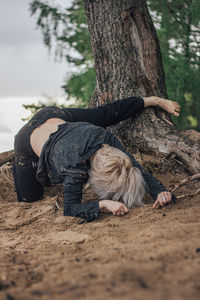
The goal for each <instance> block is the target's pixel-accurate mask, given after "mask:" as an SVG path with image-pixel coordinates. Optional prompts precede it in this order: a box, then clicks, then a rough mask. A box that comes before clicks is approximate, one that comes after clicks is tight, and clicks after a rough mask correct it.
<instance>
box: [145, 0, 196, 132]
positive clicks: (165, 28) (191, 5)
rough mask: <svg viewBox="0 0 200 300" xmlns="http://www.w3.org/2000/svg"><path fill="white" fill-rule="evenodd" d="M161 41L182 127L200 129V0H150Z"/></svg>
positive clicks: (168, 87)
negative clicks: (179, 107) (177, 102)
mask: <svg viewBox="0 0 200 300" xmlns="http://www.w3.org/2000/svg"><path fill="white" fill-rule="evenodd" d="M148 5H149V7H150V10H151V13H152V18H153V21H154V24H156V27H157V33H158V37H159V41H160V47H161V53H162V58H163V64H164V70H165V76H166V85H167V91H168V95H169V98H171V99H173V100H177V101H179V103H180V105H181V115H180V117H179V118H178V119H176V118H174V121H175V122H176V123H177V125H178V126H179V127H181V128H188V127H189V128H191V127H193V128H196V129H197V130H200V101H199V94H200V84H199V82H200V70H199V68H200V5H199V0H176V1H171V0H148Z"/></svg>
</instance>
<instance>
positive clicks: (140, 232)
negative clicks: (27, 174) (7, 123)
mask: <svg viewBox="0 0 200 300" xmlns="http://www.w3.org/2000/svg"><path fill="white" fill-rule="evenodd" d="M171 173H172V172H166V170H165V172H164V171H162V172H160V173H158V170H157V172H156V173H155V175H156V176H158V177H159V178H160V179H161V181H163V182H164V183H165V184H166V185H167V186H168V187H169V184H170V183H171V182H173V181H174V180H175V178H176V180H177V179H181V178H184V177H185V176H187V175H188V174H187V172H185V173H184V172H183V171H180V170H178V169H177V170H176V172H174V174H171ZM175 176H176V177H175ZM0 184H1V190H0V230H1V232H0V299H7V300H8V299H10V300H12V299H23V300H24V299H56V300H57V299H70V300H71V299H91V300H98V299H101V300H102V299H106V300H107V299H115V300H117V299H123V300H132V299H133V300H134V299H138V300H139V299H141V300H144V299H148V300H157V299H159V300H160V299H162V300H163V299H170V300H171V299H173V300H174V299H177V300H178V299H190V300H191V299H200V195H198V196H195V197H193V198H191V199H188V198H186V199H184V200H179V201H177V204H175V205H169V206H166V207H164V208H163V209H156V210H153V209H152V203H150V202H151V200H150V198H149V197H148V196H146V202H147V203H148V204H147V205H146V206H145V207H142V208H136V209H131V211H130V212H129V214H127V215H126V216H123V217H114V216H111V215H110V214H109V213H102V214H101V217H100V218H99V219H98V220H96V221H95V222H92V223H84V224H80V219H76V218H71V217H63V216H62V208H61V209H60V210H57V208H56V206H55V201H56V199H57V197H46V198H45V199H44V200H42V201H39V202H36V203H32V204H26V203H18V202H17V200H16V196H15V193H14V189H13V187H12V185H11V184H9V183H8V182H7V181H6V180H4V179H1V180H0ZM198 186H199V181H197V180H196V181H194V182H191V183H189V184H188V185H187V186H184V187H182V188H181V189H180V190H178V191H177V193H176V194H182V193H184V192H192V191H193V192H194V191H195V190H196V189H197V187H198ZM88 193H89V192H88ZM86 196H87V197H89V196H88V195H86Z"/></svg>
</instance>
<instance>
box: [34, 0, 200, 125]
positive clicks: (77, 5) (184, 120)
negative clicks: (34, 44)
mask: <svg viewBox="0 0 200 300" xmlns="http://www.w3.org/2000/svg"><path fill="white" fill-rule="evenodd" d="M148 6H149V7H150V10H151V16H152V17H153V21H154V24H155V25H156V27H157V33H158V37H159V42H160V47H161V53H162V58H163V64H164V70H165V74H166V86H167V91H168V95H169V98H171V99H174V100H177V101H179V102H180V104H181V106H182V111H181V115H180V117H179V118H178V119H177V118H173V121H175V123H177V124H178V126H179V127H181V128H196V129H197V130H200V118H199V115H200V101H198V96H199V92H200V85H199V80H200V78H199V77H200V72H199V62H200V50H199V48H200V38H199V33H200V6H199V5H198V0H178V1H170V0H161V1H158V0H148ZM30 10H31V14H32V15H34V14H36V15H37V25H38V26H39V27H40V28H41V29H42V33H43V40H44V43H45V45H46V46H48V48H49V49H51V47H52V44H54V43H55V44H56V55H57V56H58V55H59V56H60V57H61V58H64V59H65V58H66V59H67V60H68V62H71V63H73V64H74V65H75V66H76V70H75V72H74V73H73V74H71V75H70V76H68V78H67V79H66V83H65V84H64V85H63V88H64V89H65V91H66V92H67V95H68V98H70V97H74V98H75V99H76V100H77V105H78V106H87V104H88V101H89V99H90V97H91V96H92V93H93V90H94V87H95V82H96V79H95V72H94V68H93V57H92V49H91V46H90V39H89V32H88V30H87V25H86V18H85V13H84V10H83V2H82V1H81V0H76V1H73V3H72V5H71V7H70V8H68V9H63V8H61V7H60V6H57V5H56V4H54V5H52V3H51V5H50V2H49V1H42V0H40V1H36V0H33V1H32V2H31V4H30ZM71 50H73V53H75V55H74V54H72V51H71Z"/></svg>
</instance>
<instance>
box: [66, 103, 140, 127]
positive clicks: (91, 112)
mask: <svg viewBox="0 0 200 300" xmlns="http://www.w3.org/2000/svg"><path fill="white" fill-rule="evenodd" d="M143 109H144V100H143V99H142V98H138V97H130V98H126V99H122V100H118V101H114V102H112V103H109V104H105V105H103V106H99V107H96V108H88V109H84V108H63V110H64V112H65V114H66V118H70V120H69V121H71V122H89V123H92V124H94V125H96V126H100V127H104V128H105V127H107V126H111V125H114V124H116V123H118V122H120V121H123V120H126V119H128V118H131V117H134V116H135V115H136V114H137V113H139V112H141V111H142V110H143Z"/></svg>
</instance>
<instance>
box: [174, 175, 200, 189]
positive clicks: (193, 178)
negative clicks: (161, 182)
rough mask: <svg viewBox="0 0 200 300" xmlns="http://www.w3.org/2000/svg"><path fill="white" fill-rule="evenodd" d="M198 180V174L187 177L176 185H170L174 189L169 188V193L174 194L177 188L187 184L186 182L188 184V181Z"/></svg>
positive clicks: (199, 176)
mask: <svg viewBox="0 0 200 300" xmlns="http://www.w3.org/2000/svg"><path fill="white" fill-rule="evenodd" d="M198 178H200V173H197V174H194V175H192V176H189V177H187V178H185V179H183V180H181V181H180V182H178V183H176V184H175V185H174V183H173V184H172V185H174V187H173V188H170V191H171V192H174V191H175V190H177V189H178V188H179V187H181V186H182V185H184V184H186V183H188V182H190V181H192V180H195V179H198Z"/></svg>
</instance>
